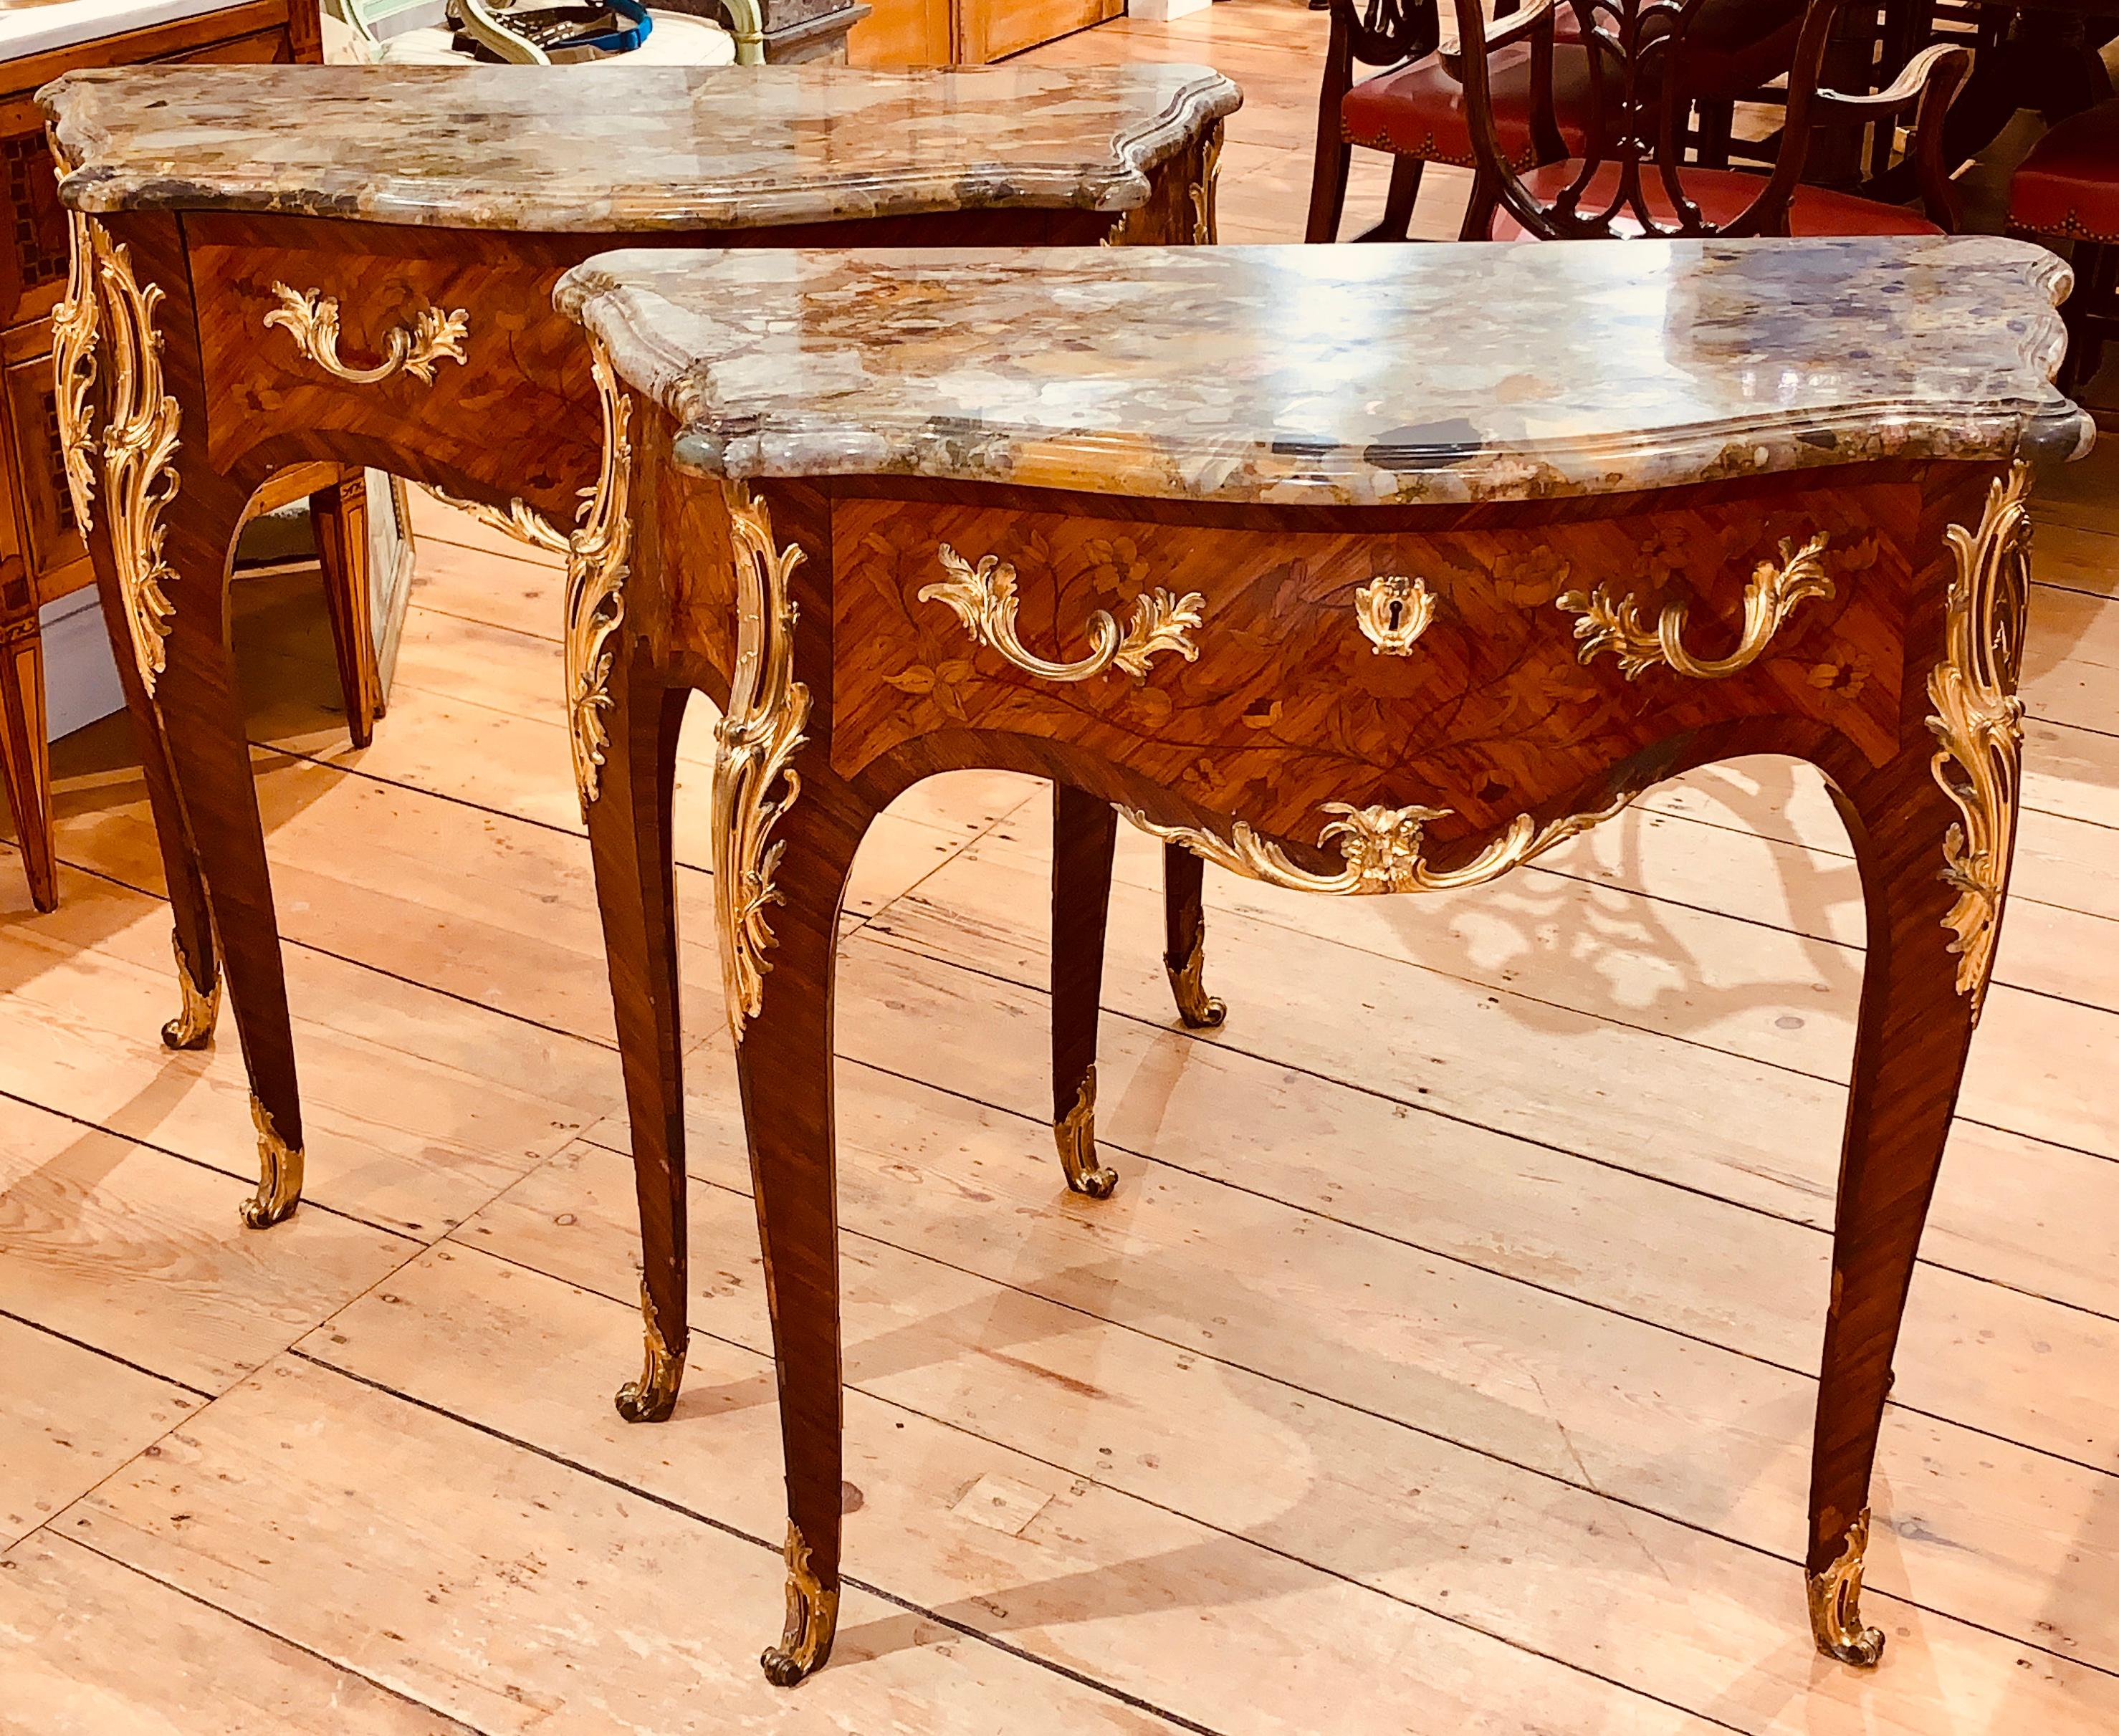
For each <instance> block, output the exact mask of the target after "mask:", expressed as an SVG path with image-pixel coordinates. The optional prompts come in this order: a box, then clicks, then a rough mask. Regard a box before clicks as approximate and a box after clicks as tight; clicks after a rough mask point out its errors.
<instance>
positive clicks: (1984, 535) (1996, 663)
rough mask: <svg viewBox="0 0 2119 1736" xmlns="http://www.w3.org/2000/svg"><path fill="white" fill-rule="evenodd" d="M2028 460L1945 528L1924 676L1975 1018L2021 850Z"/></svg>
mask: <svg viewBox="0 0 2119 1736" xmlns="http://www.w3.org/2000/svg"><path fill="white" fill-rule="evenodd" d="M2030 488H2031V472H2030V466H2029V465H2027V464H2024V463H2023V462H2021V461H2019V462H2018V463H2017V464H2016V465H2015V468H2014V469H2013V470H2010V474H2009V477H2008V480H2007V482H2006V483H2005V484H2004V483H2003V482H2002V481H2001V479H1999V478H1997V479H1996V480H1995V483H1994V485H1993V487H1992V488H1990V489H1989V490H1988V491H1987V507H1986V510H1985V512H1982V514H1981V516H1980V520H1979V523H1978V527H1977V528H1976V529H1974V530H1966V529H1965V528H1964V526H1963V525H1951V526H1950V529H1949V531H1948V533H1947V535H1948V537H1949V540H1950V556H1951V558H1952V559H1953V560H1954V562H1955V563H1956V568H1957V571H1956V575H1955V576H1954V579H1953V580H1952V581H1951V583H1950V601H1949V609H1948V615H1947V624H1946V627H1945V648H1944V655H1943V660H1942V661H1941V662H1940V663H1939V664H1936V667H1935V669H1933V671H1932V672H1931V674H1929V676H1928V678H1927V697H1928V702H1929V703H1930V704H1931V705H1932V706H1934V707H1935V710H1934V711H1932V712H1931V714H1930V715H1929V716H1928V720H1927V726H1928V728H1929V729H1931V731H1933V732H1934V734H1935V738H1936V744H1937V746H1936V754H1935V757H1934V759H1933V761H1932V762H1931V770H1932V771H1933V772H1934V774H1935V780H1936V783H1937V784H1939V785H1940V786H1941V787H1942V791H1943V794H1945V795H1947V796H1948V797H1949V798H1950V800H1951V801H1952V802H1954V803H1956V804H1957V809H1958V812H1959V814H1961V815H1962V816H1963V819H1962V821H1961V822H1959V823H1958V824H1955V825H1953V826H1951V827H1950V831H1949V833H1948V835H1947V836H1945V838H1944V840H1943V846H1942V857H1943V866H1942V877H1943V878H1944V879H1945V881H1947V882H1949V883H1950V885H1951V886H1952V887H1955V888H1956V889H1957V894H1958V897H1957V902H1956V903H1955V904H1954V905H1951V906H1950V911H1949V913H1948V914H1946V915H1945V917H1944V918H1943V919H1942V920H1943V926H1944V927H1945V928H1948V929H1949V930H1950V933H1952V934H1953V935H1954V936H1955V938H1954V939H1953V940H1952V941H1951V942H1950V951H1953V952H1954V953H1956V954H1957V955H1958V965H1957V992H1958V993H1959V994H1961V995H1964V996H1966V997H1968V998H1969V999H1970V1001H1971V1002H1972V1022H1973V1024H1974V1025H1978V1022H1979V1015H1980V1013H1981V1012H1982V1011H1983V1009H1984V1007H1985V1005H1986V1000H1987V984H1988V983H1989V981H1991V979H1992V976H1993V970H1994V943H1995V941H1996V937H1997V936H1998V933H1999V928H2000V924H2001V895H2002V893H2003V892H2004V891H2005V890H2006V888H2007V886H2008V877H2009V863H2010V859H2011V857H2012V856H2014V854H2015V848H2016V806H2017V788H2018V784H2019V780H2020V778H2021V775H2022V769H2023V759H2024V702H2023V701H2022V700H2021V699H2019V698H2018V697H2017V696H2016V680H2017V676H2018V674H2019V669H2020V665H2021V664H2022V662H2023V656H2024V605H2025V601H2026V599H2027V597H2028V596H2029V588H2028V587H2029V560H2030V517H2029V498H2030Z"/></svg>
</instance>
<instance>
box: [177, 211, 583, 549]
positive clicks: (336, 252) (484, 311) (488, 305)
mask: <svg viewBox="0 0 2119 1736" xmlns="http://www.w3.org/2000/svg"><path fill="white" fill-rule="evenodd" d="M186 229H187V234H188V239H189V252H190V258H191V269H192V280H193V283H194V284H195V285H196V287H197V302H198V305H199V307H200V308H202V310H203V314H202V320H201V328H200V344H201V350H202V359H203V361H204V363H205V368H206V401H207V403H208V404H209V405H211V409H212V413H213V423H212V426H211V429H210V431H209V450H210V451H211V455H212V457H213V459H214V461H215V462H216V464H218V465H223V466H224V467H232V466H233V465H234V464H235V463H236V462H237V461H239V458H240V456H241V455H242V454H243V452H244V451H247V450H248V449H249V448H250V447H253V446H254V445H256V444H257V442H260V441H261V440H264V439H267V438H269V437H271V436H272V435H274V434H277V433H304V432H306V431H309V430H330V431H335V432H338V433H352V434H357V435H367V436H370V437H374V438H376V439H378V440H386V441H392V442H396V443H398V444H400V445H402V446H406V447H410V449H412V450H414V451H419V452H420V453H422V454H423V455H424V456H429V457H431V458H433V459H434V460H435V461H438V462H440V463H442V464H444V465H456V466H458V467H461V469H463V470H465V471H466V472H467V473H468V475H469V476H471V477H475V478H479V479H482V480H485V481H487V482H489V483H491V484H494V485H495V486H498V487H499V488H503V490H504V491H505V492H506V493H521V494H524V495H526V496H528V497H530V498H532V500H533V501H536V502H538V503H540V504H543V505H545V507H546V508H547V509H548V510H553V509H558V510H563V511H566V512H571V510H572V507H573V502H574V498H575V494H576V491H577V490H578V489H579V488H581V487H582V485H583V484H586V483H588V482H590V481H591V480H592V479H594V477H595V475H596V469H597V465H598V462H599V459H600V434H601V430H600V425H599V424H598V421H597V419H596V407H595V406H596V398H595V392H594V388H593V387H592V386H591V383H590V381H589V377H588V353H587V346H586V345H584V344H583V343H582V340H581V333H580V331H578V329H577V328H576V327H575V326H573V325H571V324H570V323H569V322H567V321H566V320H564V319H563V318H561V317H559V315H558V314H557V313H556V312H554V309H553V308H552V304H551V294H552V285H553V283H554V281H555V280H557V278H558V276H559V271H560V269H561V267H562V266H563V263H564V260H565V257H567V256H568V255H569V254H571V253H573V252H581V251H582V250H583V249H584V248H585V247H586V246H587V243H575V244H573V246H571V247H568V246H567V245H565V244H563V243H560V244H557V245H553V244H546V243H541V242H540V241H539V240H538V239H537V238H530V237H522V236H506V235H488V234H476V233H469V232H454V231H447V230H439V229H413V228H405V227H400V226H396V225H379V224H364V223H326V222H318V221H314V220H308V219H301V218H274V217H246V216H238V215H227V214H219V215H209V216H204V217H196V218H189V219H187V220H186ZM547 256H549V257H547ZM526 430H535V433H536V438H535V439H534V440H531V441H527V442H526V441H524V440H522V438H520V436H521V435H522V433H524V432H525V431H526ZM503 435H511V436H516V437H513V438H508V439H507V440H506V441H505V442H503V440H502V438H501V437H502V436H503ZM503 443H505V444H506V445H507V446H508V448H509V449H510V450H511V451H513V452H514V453H515V454H516V455H517V460H518V461H519V459H520V456H521V454H522V451H524V450H526V449H527V450H529V451H532V452H534V453H535V454H536V458H535V461H534V462H533V463H531V465H528V466H527V467H526V470H523V471H522V474H513V473H511V474H510V475H506V476H502V475H498V474H489V470H490V465H489V463H488V460H489V456H490V454H491V452H492V451H493V449H494V447H496V446H498V445H500V444H503Z"/></svg>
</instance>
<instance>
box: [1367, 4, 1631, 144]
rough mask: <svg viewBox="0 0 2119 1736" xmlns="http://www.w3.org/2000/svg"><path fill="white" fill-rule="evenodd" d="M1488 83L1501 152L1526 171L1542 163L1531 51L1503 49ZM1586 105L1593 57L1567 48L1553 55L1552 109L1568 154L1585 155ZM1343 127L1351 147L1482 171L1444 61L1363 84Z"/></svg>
mask: <svg viewBox="0 0 2119 1736" xmlns="http://www.w3.org/2000/svg"><path fill="white" fill-rule="evenodd" d="M1570 16H1571V15H1570ZM1487 81H1488V85H1489V86H1490V88H1491V90H1492V91H1493V94H1494V131H1495V133H1496V135H1497V136H1498V137H1499V138H1500V145H1501V150H1503V152H1504V153H1505V155H1506V156H1507V158H1508V160H1509V163H1510V164H1513V165H1514V166H1515V167H1516V168H1519V169H1527V168H1528V167H1529V166H1530V165H1531V164H1532V163H1535V162H1536V161H1537V151H1536V150H1534V149H1533V148H1532V145H1531V140H1530V109H1531V89H1530V49H1528V47H1526V46H1525V45H1523V44H1520V43H1519V44H1516V45H1515V46H1514V47H1513V48H1506V49H1502V50H1501V51H1500V53H1498V54H1496V55H1495V56H1494V57H1493V59H1492V61H1491V62H1490V70H1489V72H1488V75H1487ZM1588 104H1589V56H1588V52H1587V50H1585V49H1581V48H1579V47H1570V46H1569V45H1568V44H1564V43H1563V44H1560V45H1559V46H1557V47H1556V48H1555V49H1553V51H1552V105H1553V113H1554V115H1555V118H1556V119H1557V120H1558V121H1559V123H1560V137H1561V138H1563V139H1564V140H1565V141H1566V142H1567V146H1568V148H1569V149H1570V150H1580V149H1582V148H1583V116H1584V115H1585V114H1587V113H1588ZM1339 120H1340V126H1341V128H1342V131H1343V132H1345V134H1346V137H1347V142H1348V143H1350V144H1354V145H1361V146H1366V148H1367V149H1369V150H1388V151H1389V152H1391V153H1392V154H1393V155H1396V156H1402V157H1418V158H1419V159H1420V160H1421V161H1422V162H1425V163H1454V164H1458V166H1459V167H1460V168H1463V169H1476V168H1477V167H1478V160H1477V158H1476V157H1475V156H1474V155H1472V131H1471V126H1470V123H1469V121H1468V118H1467V116H1466V113H1465V109H1464V87H1463V86H1462V85H1460V84H1458V82H1457V81H1456V80H1455V79H1454V78H1452V77H1451V76H1449V73H1448V72H1445V71H1444V70H1443V66H1442V58H1441V56H1440V55H1439V54H1430V55H1429V56H1428V57H1427V58H1426V59H1425V60H1417V61H1415V62H1413V63H1412V65H1411V66H1409V67H1399V68H1398V71H1397V72H1385V73H1384V74H1383V75H1382V76H1380V77H1377V78H1370V79H1365V80H1363V81H1361V83H1360V84H1358V85H1356V86H1354V88H1353V89H1352V90H1349V91H1348V92H1347V95H1346V96H1345V98H1344V99H1343V100H1342V102H1341V103H1340V105H1339Z"/></svg>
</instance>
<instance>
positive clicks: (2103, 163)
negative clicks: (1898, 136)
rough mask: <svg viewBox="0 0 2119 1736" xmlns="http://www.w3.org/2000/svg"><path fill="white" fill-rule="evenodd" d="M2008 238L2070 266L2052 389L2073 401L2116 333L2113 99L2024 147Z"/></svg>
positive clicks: (2013, 185)
mask: <svg viewBox="0 0 2119 1736" xmlns="http://www.w3.org/2000/svg"><path fill="white" fill-rule="evenodd" d="M2009 233H2010V234H2012V235H2021V236H2024V237H2026V238H2029V239H2032V240H2036V241H2042V242H2044V243H2046V244H2047V246H2049V247H2052V248H2054V249H2055V250H2056V251H2058V250H2061V249H2063V248H2065V249H2066V251H2067V252H2068V253H2069V256H2070V259H2071V261H2072V262H2073V264H2074V266H2075V293H2074V294H2072V295H2070V296H2069V297H2068V299H2067V300H2066V302H2065V303H2063V304H2062V305H2061V310H2060V316H2061V320H2062V321H2063V322H2066V326H2067V362H2066V365H2065V366H2064V367H2063V368H2061V374H2060V380H2059V385H2060V388H2061V391H2064V392H2066V393H2067V394H2068V396H2070V397H2075V398H2079V397H2080V396H2082V391H2083V388H2084V387H2087V386H2088V385H2089V382H2091V381H2092V380H2093V379H2094V378H2095V377H2097V369H2098V364H2099V363H2101V362H2102V361H2103V351H2104V340H2106V339H2107V337H2110V336H2114V335H2115V333H2119V99H2115V100H2112V101H2110V102H2104V103H2099V104H2098V105H2097V106H2096V107H2095V108H2093V109H2084V111H2083V112H2082V113H2080V114H2076V115H2070V117H2069V118H2067V119H2066V120H2064V121H2062V122H2061V123H2060V124H2059V125H2058V126H2056V127H2053V128H2052V130H2051V131H2050V132H2047V134H2046V136H2045V137H2043V138H2042V139H2040V140H2039V141H2038V143H2037V144H2035V145H2033V146H2032V147H2031V150H2030V155H2028V156H2026V157H2025V158H2024V160H2023V161H2022V162H2021V163H2020V164H2018V165H2017V168H2016V172H2015V174H2013V175H2011V176H2010V178H2009ZM2101 420H2103V418H2102V417H2100V421H2101Z"/></svg>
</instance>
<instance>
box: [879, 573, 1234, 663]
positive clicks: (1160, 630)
mask: <svg viewBox="0 0 2119 1736" xmlns="http://www.w3.org/2000/svg"><path fill="white" fill-rule="evenodd" d="M939 553H940V557H941V562H942V567H943V570H944V572H947V573H948V575H949V576H948V578H946V579H939V580H937V581H935V582H934V584H932V585H923V586H920V592H919V598H920V601H921V602H922V603H946V604H948V606H949V608H950V609H953V611H955V613H956V616H957V619H958V620H959V621H961V622H962V623H964V628H965V631H966V632H969V633H970V634H971V637H972V638H973V639H975V640H976V641H978V643H980V644H981V645H983V646H987V647H989V648H990V649H991V650H996V651H999V653H1000V655H1002V656H1003V657H1004V658H1005V659H1006V660H1008V662H1009V663H1011V664H1014V666H1015V667H1016V668H1017V669H1021V670H1022V671H1024V672H1025V673H1026V674H1032V675H1035V676H1036V677H1037V678H1038V679H1039V680H1041V681H1059V682H1074V681H1087V680H1090V679H1092V678H1094V677H1096V676H1098V675H1101V674H1104V673H1105V672H1106V670H1108V669H1119V670H1121V671H1123V672H1124V674H1128V675H1130V676H1132V677H1133V678H1134V680H1136V681H1138V680H1142V679H1143V678H1145V677H1146V676H1147V674H1148V662H1149V660H1150V659H1152V658H1153V657H1154V656H1155V655H1157V653H1158V652H1162V651H1171V652H1175V654H1176V655H1178V656H1180V657H1182V658H1183V659H1184V660H1185V661H1186V662H1187V663H1194V662H1197V661H1198V660H1199V646H1197V645H1195V644H1194V643H1193V641H1192V635H1193V633H1194V632H1196V631H1197V630H1198V628H1199V623H1200V618H1201V613H1202V611H1203V610H1204V609H1205V608H1206V606H1207V599H1205V598H1204V597H1203V596H1202V595H1200V594H1199V592H1198V591H1196V590H1193V591H1187V592H1186V593H1185V595H1183V596H1178V595H1175V594H1173V593H1172V592H1170V591H1167V590H1162V589H1161V588H1160V587H1159V586H1158V587H1157V589H1155V590H1147V591H1143V592H1142V593H1141V594H1140V595H1138V597H1136V598H1134V604H1133V619H1132V620H1131V621H1130V622H1129V623H1128V624H1127V626H1126V627H1125V629H1124V632H1120V628H1119V624H1118V622H1117V621H1116V620H1115V618H1113V617H1112V615H1111V612H1110V611H1109V610H1108V609H1098V610H1097V612H1096V613H1094V614H1092V616H1090V617H1089V645H1090V650H1089V655H1087V656H1086V657H1083V658H1081V659H1080V660H1078V661H1076V662H1073V663H1055V662H1053V661H1051V660H1050V659H1049V658H1045V657H1040V656H1039V655H1036V652H1034V651H1032V650H1030V649H1029V647H1028V646H1025V645H1024V644H1023V642H1022V640H1021V639H1019V638H1018V637H1016V626H1015V617H1016V609H1017V606H1018V598H1017V595H1016V588H1015V568H1014V567H1013V566H1012V565H1011V564H1010V563H1009V562H1006V561H1004V560H999V559H998V558H995V556H993V555H990V554H989V555H985V556H984V557H982V558H981V559H980V562H979V563H978V565H977V566H976V567H974V566H972V565H971V562H969V561H967V560H966V559H965V558H963V557H962V555H960V554H958V553H957V551H956V550H955V549H952V548H951V547H950V546H949V545H948V544H947V543H944V544H942V547H941V549H940V551H939Z"/></svg>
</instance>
